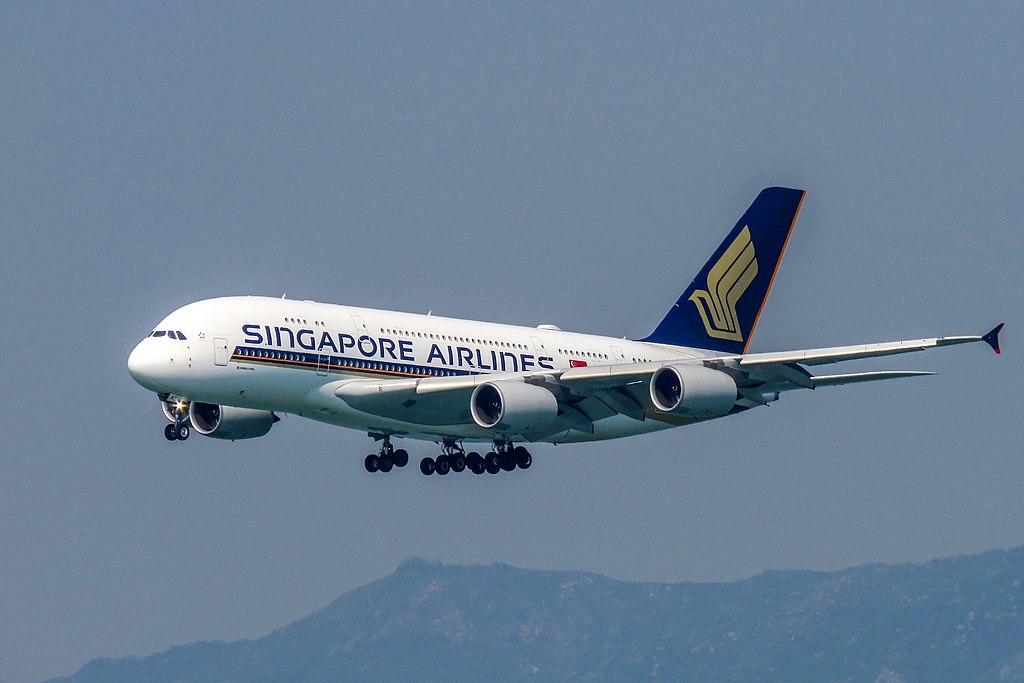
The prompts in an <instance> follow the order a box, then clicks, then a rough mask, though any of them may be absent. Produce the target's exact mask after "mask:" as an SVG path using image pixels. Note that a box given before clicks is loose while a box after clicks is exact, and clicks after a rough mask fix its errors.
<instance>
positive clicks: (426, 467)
mask: <svg viewBox="0 0 1024 683" xmlns="http://www.w3.org/2000/svg"><path fill="white" fill-rule="evenodd" d="M435 469H436V465H435V464H434V459H433V458H423V459H422V460H420V472H422V473H423V474H425V475H427V476H430V475H431V474H433V473H434V470H435Z"/></svg>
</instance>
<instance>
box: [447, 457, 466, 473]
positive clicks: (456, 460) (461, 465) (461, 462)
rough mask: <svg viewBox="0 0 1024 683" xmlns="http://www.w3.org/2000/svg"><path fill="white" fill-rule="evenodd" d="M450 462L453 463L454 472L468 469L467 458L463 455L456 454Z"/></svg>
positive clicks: (449, 459)
mask: <svg viewBox="0 0 1024 683" xmlns="http://www.w3.org/2000/svg"><path fill="white" fill-rule="evenodd" d="M448 462H449V463H451V466H452V472H456V473H458V472H461V471H462V470H464V469H466V456H465V455H463V454H462V453H456V454H455V455H453V456H451V457H450V458H448Z"/></svg>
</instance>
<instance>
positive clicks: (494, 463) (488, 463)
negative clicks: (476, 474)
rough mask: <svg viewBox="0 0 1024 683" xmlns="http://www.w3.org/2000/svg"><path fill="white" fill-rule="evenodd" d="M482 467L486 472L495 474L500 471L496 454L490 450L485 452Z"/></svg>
mask: <svg viewBox="0 0 1024 683" xmlns="http://www.w3.org/2000/svg"><path fill="white" fill-rule="evenodd" d="M484 469H486V470H487V474H497V473H498V472H500V471H501V465H499V464H498V454H497V453H495V452H494V451H491V452H490V453H488V454H487V457H486V458H485V459H484Z"/></svg>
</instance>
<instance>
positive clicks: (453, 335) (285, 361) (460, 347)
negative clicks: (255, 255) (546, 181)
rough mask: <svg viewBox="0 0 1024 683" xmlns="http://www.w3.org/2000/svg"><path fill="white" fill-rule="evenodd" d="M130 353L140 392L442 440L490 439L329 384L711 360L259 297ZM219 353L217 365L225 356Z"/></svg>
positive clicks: (625, 432) (614, 426)
mask: <svg viewBox="0 0 1024 683" xmlns="http://www.w3.org/2000/svg"><path fill="white" fill-rule="evenodd" d="M156 330H158V331H174V332H179V331H180V332H181V333H182V334H183V336H184V337H185V339H184V340H179V339H171V338H170V337H168V336H167V335H166V334H164V335H162V336H159V337H154V336H149V337H147V338H145V339H143V340H142V342H140V343H139V345H138V346H137V347H136V348H135V350H134V351H132V353H131V356H130V357H129V361H128V366H129V370H130V372H131V374H132V376H133V377H134V378H135V379H136V381H138V382H139V383H140V384H141V385H142V386H144V387H146V388H147V389H150V390H152V391H154V392H157V393H158V394H169V395H170V396H173V397H187V399H188V400H190V401H199V402H202V403H212V404H221V405H228V406H237V407H240V408H251V409H258V410H268V411H273V412H277V413H292V414H295V415H300V416H302V417H307V418H311V419H314V420H318V421H320V422H326V423H329V424H333V425H338V426H342V427H349V428H352V429H357V430H361V431H365V432H369V433H388V434H399V435H402V436H406V437H411V438H420V439H427V440H431V441H439V440H441V439H443V438H445V437H446V436H449V435H458V437H459V438H460V439H464V440H466V441H470V442H481V443H483V442H489V441H491V440H492V439H493V438H494V433H493V432H492V431H490V430H487V429H484V428H481V427H478V426H476V425H472V424H466V423H461V424H458V425H434V426H433V427H432V428H430V429H425V428H424V426H423V425H422V424H411V423H404V422H401V421H396V420H393V419H387V418H384V417H380V416H377V415H373V414H368V413H364V412H362V411H359V410H355V409H353V408H351V407H350V406H348V405H347V404H345V403H344V402H341V401H338V400H337V399H336V398H335V397H334V396H333V394H332V392H331V391H330V387H332V386H334V385H336V384H337V383H338V382H339V381H340V380H346V379H368V378H382V379H396V378H423V377H450V376H458V375H486V376H488V377H489V378H500V377H505V376H509V377H511V376H515V375H521V374H523V373H528V372H530V371H546V370H560V369H566V368H570V367H581V366H583V365H586V366H588V367H591V366H599V365H616V364H623V363H643V362H664V361H673V360H689V361H693V360H694V359H698V358H702V357H710V356H712V355H713V354H711V353H709V352H706V351H700V350H697V349H687V348H682V347H671V346H664V345H659V344H649V343H644V342H636V341H630V340H626V339H615V338H612V337H603V336H598V335H589V334H579V333H574V332H566V331H562V330H558V329H553V328H552V327H551V326H543V327H521V326H515V325H504V324H497V323H487V322H478V321H471V320H460V319H454V318H444V317H440V316H434V315H421V314H414V313H401V312H395V311H385V310H377V309H371V308H359V307H351V306H341V305H335V304H324V303H318V302H314V301H295V300H290V299H277V298H271V297H260V296H239V297H223V298H216V299H208V300H205V301H199V302H196V303H192V304H188V305H186V306H183V307H182V308H179V309H178V310H176V311H174V312H173V313H171V314H170V315H168V316H167V317H166V318H164V320H162V321H161V322H160V324H158V325H157V326H156ZM218 354H220V357H218ZM673 426H676V425H675V424H668V423H665V422H662V421H659V420H636V419H632V418H629V417H626V416H623V415H612V416H609V417H607V418H604V419H599V420H595V421H594V428H593V431H592V432H590V433H586V432H581V431H577V430H565V431H563V432H560V433H558V434H555V435H552V436H550V437H549V438H544V439H543V440H544V441H549V442H552V443H570V442H579V441H597V440H603V439H613V438H619V437H624V436H632V435H636V434H642V433H646V432H652V431H658V430H661V429H666V428H670V427H673Z"/></svg>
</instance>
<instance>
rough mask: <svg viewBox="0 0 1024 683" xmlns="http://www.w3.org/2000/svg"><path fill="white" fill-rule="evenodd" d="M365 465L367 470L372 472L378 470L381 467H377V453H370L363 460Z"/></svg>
mask: <svg viewBox="0 0 1024 683" xmlns="http://www.w3.org/2000/svg"><path fill="white" fill-rule="evenodd" d="M363 467H365V468H366V471H367V472H369V473H370V474H373V473H374V472H376V471H377V470H378V469H379V468H378V467H377V454H376V453H370V454H369V455H368V456H366V458H365V459H364V460H363Z"/></svg>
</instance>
